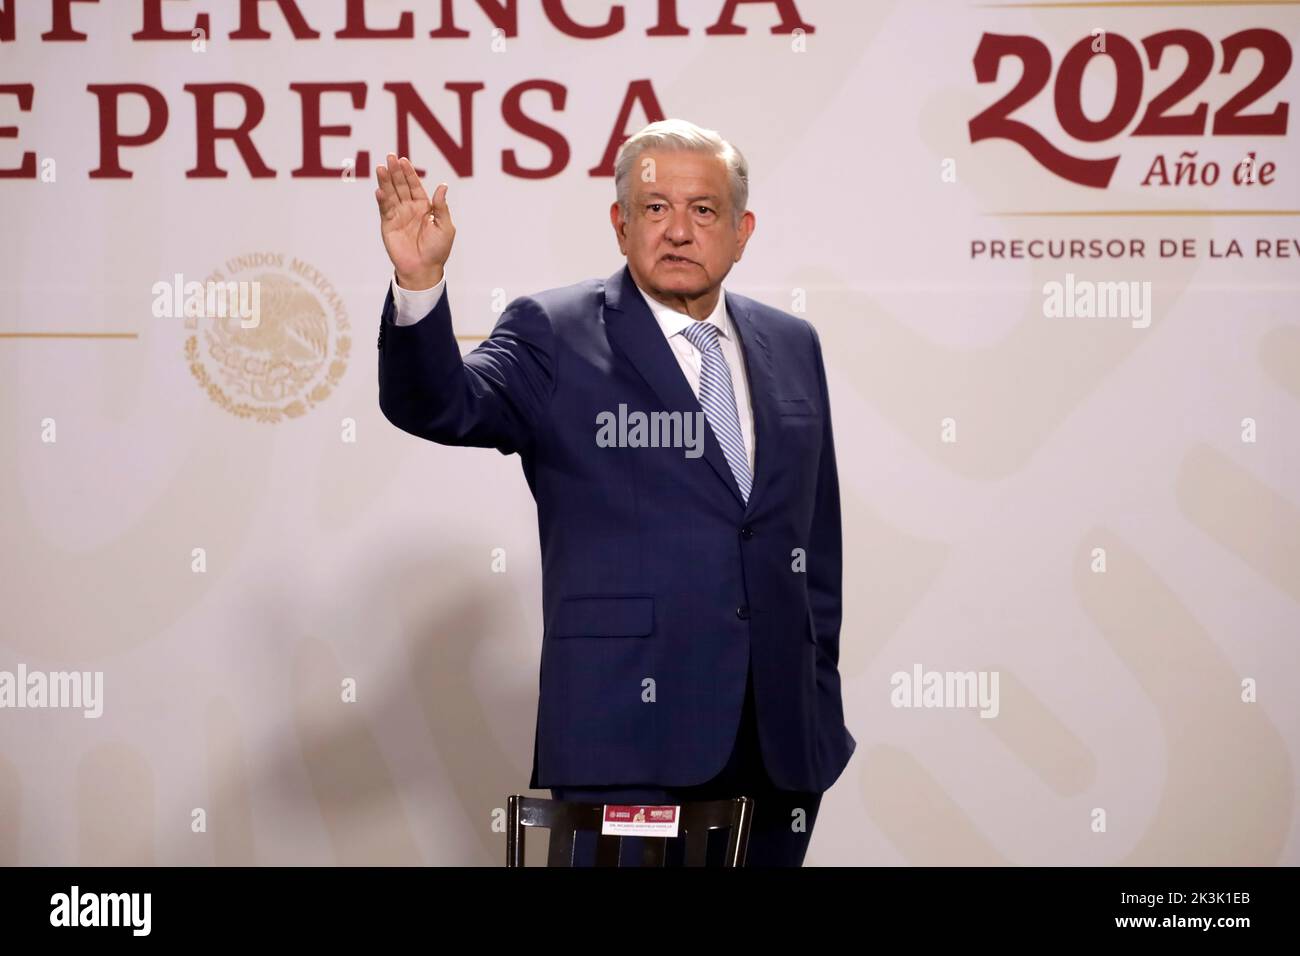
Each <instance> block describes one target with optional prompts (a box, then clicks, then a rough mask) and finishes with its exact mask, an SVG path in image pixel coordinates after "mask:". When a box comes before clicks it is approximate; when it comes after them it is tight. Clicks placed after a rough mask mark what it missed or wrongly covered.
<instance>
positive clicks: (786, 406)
mask: <svg viewBox="0 0 1300 956" xmlns="http://www.w3.org/2000/svg"><path fill="white" fill-rule="evenodd" d="M776 407H777V409H778V412H779V414H780V415H781V416H782V417H798V416H803V415H816V414H817V408H816V406H814V405H813V403H812V402H810V401H808V399H806V398H778V399H777V400H776Z"/></svg>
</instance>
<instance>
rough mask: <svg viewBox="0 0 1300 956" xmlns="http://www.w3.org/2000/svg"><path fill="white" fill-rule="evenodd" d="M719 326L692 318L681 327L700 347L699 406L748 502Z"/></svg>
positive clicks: (737, 422)
mask: <svg viewBox="0 0 1300 956" xmlns="http://www.w3.org/2000/svg"><path fill="white" fill-rule="evenodd" d="M718 332H719V329H718V327H717V326H716V325H714V324H713V323H712V322H708V321H703V322H701V321H692V322H691V324H690V325H689V326H687V327H686V328H685V329H683V330H682V335H684V336H686V340H687V341H688V342H690V343H691V344H692V345H694V346H695V347H696V348H697V349H699V350H700V356H701V362H700V406H701V407H702V408H703V409H704V414H705V417H707V418H708V420H709V424H710V425H712V426H713V434H714V435H715V436H717V439H718V444H719V445H721V446H722V453H723V454H724V455H726V456H727V464H729V465H730V466H731V473H732V474H733V475H735V477H736V485H737V487H739V488H740V496H741V498H743V499H744V500H745V502H746V503H748V502H749V489H750V485H751V483H752V480H753V479H752V477H751V476H750V473H749V457H748V456H747V455H746V454H745V440H744V438H743V437H741V434H740V416H739V415H737V414H736V393H735V391H734V390H733V389H732V387H731V369H730V367H729V366H728V365H727V359H726V356H724V355H723V354H722V346H721V345H720V344H719V343H718Z"/></svg>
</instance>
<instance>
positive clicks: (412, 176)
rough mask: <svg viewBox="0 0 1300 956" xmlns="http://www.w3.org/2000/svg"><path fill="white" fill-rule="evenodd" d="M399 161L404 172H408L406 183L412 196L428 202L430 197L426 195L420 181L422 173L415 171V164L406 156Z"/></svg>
mask: <svg viewBox="0 0 1300 956" xmlns="http://www.w3.org/2000/svg"><path fill="white" fill-rule="evenodd" d="M398 163H399V164H400V166H401V169H402V172H403V173H405V174H406V185H407V187H408V188H409V189H410V190H411V198H412V199H418V200H419V201H420V202H422V203H427V202H428V201H429V197H428V196H427V195H425V192H424V186H423V185H422V184H421V183H420V174H419V173H417V172H416V171H415V166H414V165H412V163H411V161H410V160H409V159H407V158H406V157H405V156H403V157H402V158H401V159H399V160H398Z"/></svg>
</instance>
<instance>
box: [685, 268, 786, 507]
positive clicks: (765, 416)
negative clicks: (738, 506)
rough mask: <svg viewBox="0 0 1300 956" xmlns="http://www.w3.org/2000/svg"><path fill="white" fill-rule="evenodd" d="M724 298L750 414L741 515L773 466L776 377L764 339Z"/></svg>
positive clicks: (737, 304) (740, 307) (734, 302)
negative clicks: (749, 475)
mask: <svg viewBox="0 0 1300 956" xmlns="http://www.w3.org/2000/svg"><path fill="white" fill-rule="evenodd" d="M724 295H725V296H726V299H727V312H728V314H729V315H730V316H731V319H732V322H733V324H734V325H735V327H736V330H737V332H738V334H739V335H740V354H741V355H742V356H744V359H745V372H746V376H747V379H748V382H749V404H750V407H751V408H752V409H753V414H754V480H753V482H752V483H751V485H750V489H749V504H748V505H747V506H746V508H745V514H746V515H749V514H752V513H753V512H754V505H755V503H756V502H757V501H758V500H759V498H760V497H761V496H762V493H763V490H764V489H765V488H766V487H767V485H768V484H769V483H770V481H771V477H772V470H773V468H775V467H776V460H775V456H776V453H777V447H776V446H777V437H778V428H777V420H778V416H777V411H776V388H775V386H776V376H775V373H774V372H773V371H772V351H771V349H770V348H769V347H768V342H767V336H765V335H764V334H763V330H762V329H761V328H759V326H758V324H757V323H756V322H755V321H754V317H753V316H752V315H751V314H750V311H749V308H748V307H747V306H746V305H745V304H744V303H743V302H741V300H740V298H739V297H738V296H736V295H733V294H732V293H730V292H724ZM687 387H688V388H689V385H688V386H687Z"/></svg>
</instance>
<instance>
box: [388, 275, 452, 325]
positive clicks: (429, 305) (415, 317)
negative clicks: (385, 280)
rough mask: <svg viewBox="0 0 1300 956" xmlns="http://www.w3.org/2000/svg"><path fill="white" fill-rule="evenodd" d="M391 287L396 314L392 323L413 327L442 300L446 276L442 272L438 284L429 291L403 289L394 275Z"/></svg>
mask: <svg viewBox="0 0 1300 956" xmlns="http://www.w3.org/2000/svg"><path fill="white" fill-rule="evenodd" d="M391 282H392V286H393V305H394V306H395V307H396V314H395V315H394V317H393V321H394V323H395V324H397V325H414V324H415V323H416V322H419V321H420V320H421V319H422V318H424V317H425V316H426V315H428V314H429V313H430V312H432V311H433V308H434V306H436V305H437V304H438V301H439V300H440V299H441V298H442V292H443V289H444V288H445V287H446V285H447V275H446V273H445V272H444V273H443V276H442V278H441V279H439V280H438V284H437V285H435V286H434V287H433V288H431V289H403V288H402V287H401V286H400V285H398V284H397V276H396V275H394V276H393V278H392V280H391Z"/></svg>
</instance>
